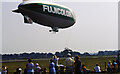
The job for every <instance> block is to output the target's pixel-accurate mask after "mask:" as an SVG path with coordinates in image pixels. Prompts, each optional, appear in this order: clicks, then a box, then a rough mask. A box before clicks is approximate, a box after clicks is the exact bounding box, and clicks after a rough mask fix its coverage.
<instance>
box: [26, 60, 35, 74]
mask: <svg viewBox="0 0 120 74" xmlns="http://www.w3.org/2000/svg"><path fill="white" fill-rule="evenodd" d="M33 66H34V64H33V63H32V59H28V64H27V69H28V71H27V73H28V74H34V70H33Z"/></svg>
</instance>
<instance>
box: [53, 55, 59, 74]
mask: <svg viewBox="0 0 120 74" xmlns="http://www.w3.org/2000/svg"><path fill="white" fill-rule="evenodd" d="M58 60H59V58H58V57H57V56H56V55H54V56H53V61H54V63H55V70H56V74H58Z"/></svg>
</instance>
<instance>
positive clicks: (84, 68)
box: [82, 64, 87, 74]
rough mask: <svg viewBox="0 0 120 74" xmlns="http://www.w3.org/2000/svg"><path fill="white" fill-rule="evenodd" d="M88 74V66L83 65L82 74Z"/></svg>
mask: <svg viewBox="0 0 120 74" xmlns="http://www.w3.org/2000/svg"><path fill="white" fill-rule="evenodd" d="M86 73H87V68H86V66H85V65H84V64H83V65H82V74H86Z"/></svg>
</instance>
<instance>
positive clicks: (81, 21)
mask: <svg viewBox="0 0 120 74" xmlns="http://www.w3.org/2000/svg"><path fill="white" fill-rule="evenodd" d="M21 2H22V1H21ZM19 3H20V2H2V53H23V52H28V53H29V52H52V53H54V52H56V51H62V50H63V49H64V48H65V47H68V48H71V49H72V50H73V51H79V52H82V53H83V52H90V53H94V52H97V51H104V50H116V49H118V7H117V2H116V1H115V2H94V1H91V2H87V1H86V2H82V1H81V2H56V3H58V4H61V5H65V6H67V7H69V8H71V9H72V10H73V11H74V12H75V14H76V18H77V22H76V23H75V24H74V26H72V27H70V28H67V29H60V30H59V32H58V33H57V34H52V33H49V29H50V28H49V27H45V26H41V25H39V24H36V23H34V24H32V25H27V24H25V23H23V22H24V21H23V16H22V15H21V14H15V13H12V10H13V9H17V6H18V4H19ZM56 24H57V23H56Z"/></svg>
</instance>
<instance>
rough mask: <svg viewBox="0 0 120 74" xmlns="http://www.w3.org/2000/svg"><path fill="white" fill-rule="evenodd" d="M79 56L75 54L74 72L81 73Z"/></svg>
mask: <svg viewBox="0 0 120 74" xmlns="http://www.w3.org/2000/svg"><path fill="white" fill-rule="evenodd" d="M79 59H80V58H79V56H75V63H74V65H75V74H81V61H80V60H79Z"/></svg>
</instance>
